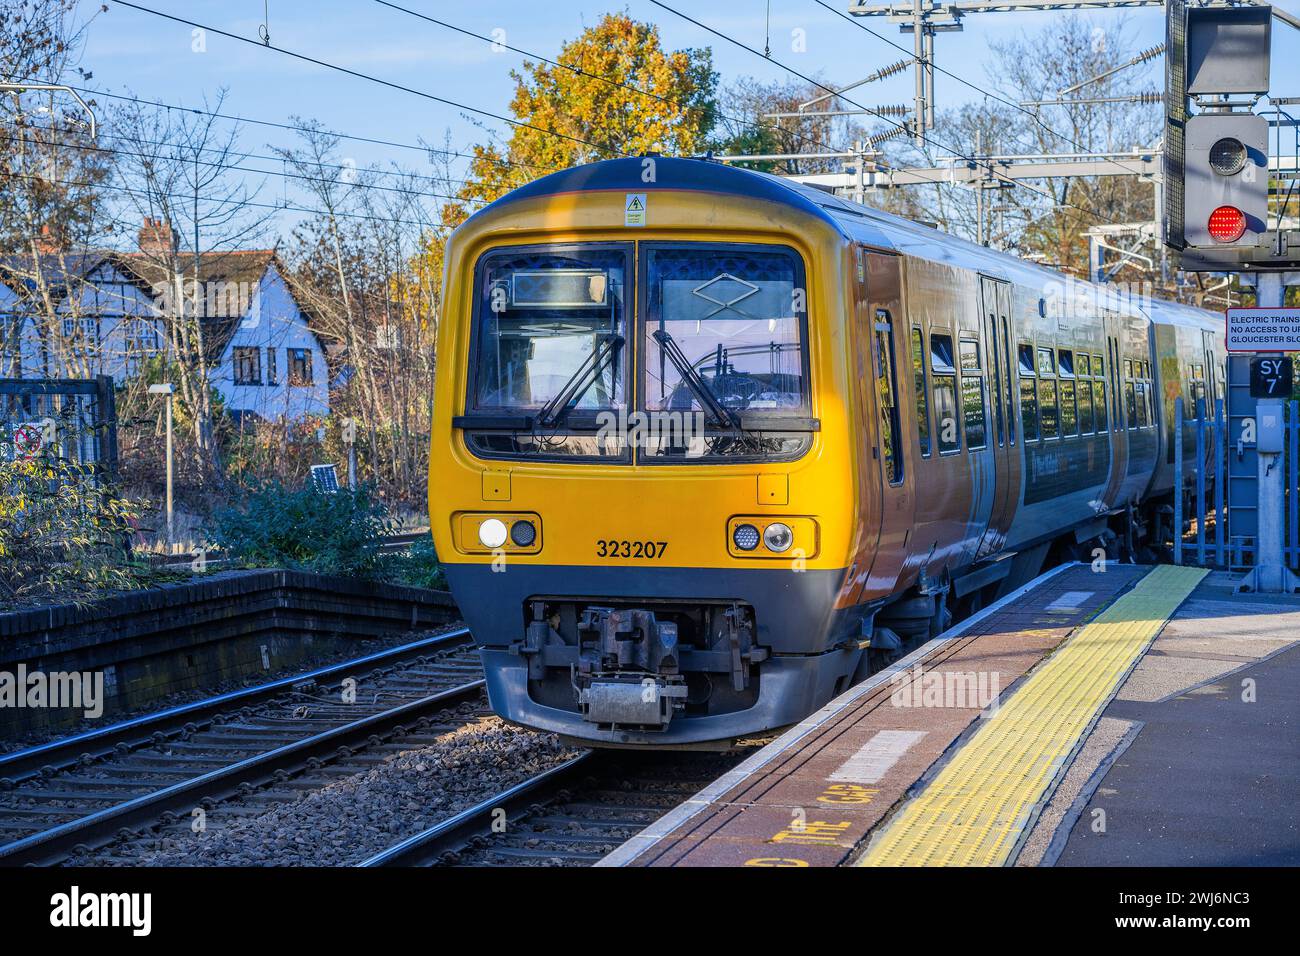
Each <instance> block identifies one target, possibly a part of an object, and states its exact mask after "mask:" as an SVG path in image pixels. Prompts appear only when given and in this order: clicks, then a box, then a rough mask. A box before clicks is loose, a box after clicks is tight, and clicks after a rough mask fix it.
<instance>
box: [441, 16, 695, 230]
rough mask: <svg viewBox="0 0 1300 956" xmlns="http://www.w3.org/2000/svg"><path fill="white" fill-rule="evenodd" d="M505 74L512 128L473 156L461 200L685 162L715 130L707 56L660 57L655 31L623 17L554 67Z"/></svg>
mask: <svg viewBox="0 0 1300 956" xmlns="http://www.w3.org/2000/svg"><path fill="white" fill-rule="evenodd" d="M510 75H511V77H512V78H513V79H514V81H515V94H514V98H513V99H512V100H511V101H510V112H511V115H512V116H513V117H514V118H515V120H516V125H514V126H513V127H512V129H511V132H510V136H509V139H508V140H506V141H505V143H503V144H497V143H493V144H490V145H487V146H479V147H476V148H475V150H474V158H473V160H472V161H471V163H470V170H469V177H468V178H469V182H467V183H466V185H465V186H464V187H463V188H462V189H461V197H462V198H463V199H465V200H474V199H478V200H487V201H491V200H493V199H496V198H497V197H499V196H501V195H503V194H505V193H507V192H509V191H510V190H511V189H514V188H515V187H517V186H521V185H523V184H524V183H526V182H529V181H530V180H533V179H536V178H538V177H539V176H542V175H544V174H546V173H548V172H551V171H554V170H556V169H564V168H566V167H569V166H577V165H580V164H582V163H590V162H594V161H596V160H600V159H610V158H612V157H616V156H635V155H639V154H641V153H645V152H661V153H666V154H670V155H691V154H694V153H697V152H700V151H701V150H702V147H703V146H704V143H705V138H706V137H707V136H708V134H709V131H710V130H711V129H712V128H713V125H714V114H715V104H714V100H715V91H716V88H717V74H716V73H715V72H714V70H713V54H712V51H710V50H709V49H707V48H705V49H701V50H695V49H687V50H676V51H671V52H670V51H667V50H665V49H664V48H663V45H662V43H661V42H660V39H659V28H658V27H656V26H654V25H653V24H649V23H642V22H640V21H637V20H633V19H632V18H631V17H630V16H628V15H627V14H626V13H608V14H606V15H605V16H604V17H602V18H601V20H600V22H599V23H597V24H596V25H595V26H594V27H589V28H587V29H586V30H584V31H583V32H582V34H581V35H580V36H579V37H578V38H577V39H575V40H571V41H570V42H568V43H566V44H565V45H564V46H563V47H561V49H560V53H559V56H558V57H556V59H555V60H554V61H543V62H536V63H535V62H531V61H525V63H524V65H523V70H522V71H513V70H512V71H511V74H510ZM469 211H470V210H469V209H468V208H467V207H465V206H462V207H460V208H453V209H450V210H449V215H450V216H451V218H452V219H454V218H455V216H456V215H461V216H464V215H466V214H468V212H469Z"/></svg>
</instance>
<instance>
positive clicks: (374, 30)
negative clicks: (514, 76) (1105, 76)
mask: <svg viewBox="0 0 1300 956" xmlns="http://www.w3.org/2000/svg"><path fill="white" fill-rule="evenodd" d="M399 2H401V3H402V5H403V6H408V7H411V8H412V9H415V10H418V11H421V12H425V13H428V14H430V15H432V16H436V17H439V18H440V19H444V20H447V21H449V22H451V23H454V24H456V25H459V26H463V27H464V28H466V29H468V30H472V31H474V32H476V33H480V34H485V35H490V34H492V31H493V30H497V29H501V30H504V31H505V41H506V42H507V43H509V44H511V45H514V46H517V47H520V48H523V49H526V50H530V51H535V52H537V53H539V54H542V55H546V56H554V55H555V53H556V52H557V51H558V49H559V47H560V45H561V43H562V42H564V41H565V40H566V39H569V38H571V37H573V36H575V35H577V34H578V33H579V32H580V31H581V30H582V28H583V27H584V26H586V25H590V24H592V23H594V22H596V21H597V20H598V19H599V17H600V15H601V14H602V13H604V12H606V11H608V10H610V9H619V8H620V7H621V8H623V9H626V10H627V11H628V12H629V13H631V15H633V16H634V17H636V18H638V19H643V20H649V21H652V22H655V23H657V24H659V26H660V28H661V33H662V36H663V40H664V42H665V44H666V45H667V46H669V47H670V48H674V49H677V48H681V47H687V46H706V45H707V46H712V47H713V51H714V58H715V65H716V67H717V69H718V70H719V72H720V73H721V74H722V77H723V79H724V80H727V79H733V78H736V77H738V76H742V75H751V76H757V77H759V78H760V79H764V80H774V79H784V78H788V76H789V75H788V74H787V73H785V72H784V71H783V70H782V69H781V67H779V66H777V65H776V64H774V63H767V62H765V61H764V60H762V59H761V58H760V57H756V56H753V55H752V54H750V53H748V52H745V51H744V50H741V49H738V48H736V47H734V46H732V45H730V44H727V43H725V42H723V41H721V40H717V39H716V38H714V37H712V36H710V35H708V34H707V33H705V32H704V31H702V30H700V29H699V28H698V27H696V26H694V25H692V24H690V23H688V22H686V21H684V20H682V19H680V18H678V17H676V16H674V15H673V14H671V13H669V12H668V11H665V10H663V9H660V8H659V7H656V6H654V5H653V4H652V3H650V2H648V0H626V2H620V0H606V2H601V3H591V2H586V0H550V2H547V3H542V4H539V5H537V6H535V7H534V6H532V5H530V4H520V3H517V2H503V0H477V2H475V3H445V2H444V3H440V2H433V0H399ZM665 2H667V3H668V4H669V5H670V6H672V7H674V8H676V9H678V10H681V11H683V12H686V13H689V14H690V15H691V16H692V17H694V18H696V19H698V20H700V21H702V22H704V23H707V24H709V25H710V26H712V27H714V28H716V29H718V30H720V31H722V32H724V33H726V34H728V35H730V36H733V37H735V38H737V39H739V40H741V41H743V42H745V43H747V44H749V45H750V46H753V47H757V48H759V49H761V48H762V47H763V45H764V41H765V34H766V30H767V27H766V23H767V14H766V11H767V2H766V0H690V2H687V0H665ZM828 2H830V3H831V5H832V6H834V7H835V8H836V9H846V8H847V0H828ZM139 4H140V5H141V6H145V7H150V8H153V9H155V10H158V11H162V12H165V13H170V14H173V15H175V16H179V17H183V18H185V19H189V20H193V21H197V22H198V23H202V24H207V25H209V26H211V27H215V28H219V29H221V30H225V31H228V32H230V33H234V34H238V35H240V36H244V37H250V38H254V39H256V38H257V37H258V32H259V28H260V27H261V25H262V23H263V9H264V0H189V2H182V0H139ZM266 4H267V6H269V28H270V35H271V40H272V42H273V43H274V44H275V45H277V46H281V47H285V48H287V49H290V50H295V51H300V52H303V53H306V54H309V55H311V56H313V57H316V58H318V59H321V60H326V61H328V62H331V63H335V64H338V65H340V66H344V67H347V68H349V69H352V70H357V71H360V72H364V73H369V74H372V75H375V76H379V77H383V78H384V79H386V80H390V81H392V82H394V83H399V84H403V85H406V86H410V87H414V88H416V89H420V90H425V91H428V92H430V93H433V94H435V95H438V96H442V97H446V98H448V99H452V100H457V101H460V102H463V103H465V104H468V105H471V106H474V107H478V108H481V109H484V110H490V111H492V112H497V113H506V112H508V103H509V100H510V96H511V91H512V83H511V80H510V76H509V71H510V69H511V68H517V67H518V65H519V63H520V62H521V59H522V58H521V57H520V56H518V55H517V54H514V53H512V52H509V51H506V52H500V53H494V52H493V51H492V49H491V48H490V47H489V45H488V44H486V43H483V42H481V41H479V40H475V39H473V38H470V37H466V36H462V35H459V34H456V33H452V32H450V31H448V30H445V29H443V28H441V27H438V26H435V25H433V24H430V23H426V22H423V21H420V20H418V19H415V18H413V17H411V16H409V15H407V14H404V13H400V12H398V11H395V10H391V9H387V8H385V7H383V6H380V5H379V4H377V3H374V2H372V0H294V2H290V0H266ZM98 6H99V0H95V2H93V3H86V4H84V10H85V12H86V13H90V12H92V11H94V10H95V9H97V8H98ZM1279 6H1281V7H1283V8H1285V9H1287V10H1290V11H1292V12H1297V13H1300V0H1287V2H1283V3H1280V4H1279ZM108 8H109V9H108V12H107V13H100V14H98V15H96V17H95V19H94V22H93V23H92V25H91V27H90V29H89V34H88V39H87V43H86V46H85V51H84V56H83V59H82V66H83V68H84V69H87V70H91V71H93V73H94V79H93V80H92V81H91V85H93V86H95V87H97V88H99V89H103V90H108V91H111V92H118V93H122V92H128V91H129V92H131V93H133V94H135V95H137V96H141V97H145V98H149V99H153V100H161V101H165V102H169V103H173V104H180V105H192V106H193V105H201V104H202V102H203V98H204V96H205V95H207V96H209V97H210V96H211V95H212V94H213V93H214V92H215V91H216V90H217V89H218V88H220V87H226V88H227V89H228V93H227V101H226V107H225V109H226V111H227V112H232V113H238V114H240V115H244V116H249V117H254V118H258V119H266V120H274V121H279V122H284V121H287V120H288V119H289V117H290V116H294V115H297V116H302V117H310V118H315V119H318V120H320V121H321V122H322V123H324V124H325V125H327V126H329V127H331V128H333V129H335V130H338V131H340V132H344V133H349V134H354V135H359V136H367V137H373V138H378V139H385V140H392V141H397V142H404V143H416V142H417V141H418V140H419V139H420V138H421V137H423V138H424V139H426V140H429V141H433V142H436V143H439V144H440V143H441V142H442V140H443V137H444V134H445V133H446V131H448V130H450V135H451V141H452V143H453V144H454V147H455V148H464V147H465V146H467V145H468V144H470V143H472V142H475V141H482V140H483V139H484V138H485V136H484V133H483V131H482V130H481V129H478V128H476V127H475V126H474V125H472V124H471V123H470V122H468V121H467V120H466V119H465V118H464V117H463V116H462V115H461V112H460V111H458V110H457V109H455V108H454V107H451V106H445V105H442V104H439V103H434V102H431V101H429V100H426V99H422V98H420V97H417V96H413V95H410V94H407V93H402V92H398V91H395V90H391V89H386V88H384V87H382V86H378V85H376V84H373V83H370V82H367V81H365V80H362V79H358V78H355V77H350V76H345V75H342V74H339V73H335V72H333V71H330V70H327V69H325V68H322V67H318V66H314V65H311V64H308V63H303V62H299V61H295V60H293V59H291V58H289V57H286V56H283V55H282V54H280V53H276V52H274V51H271V50H266V49H263V48H260V47H258V46H254V45H251V44H247V43H241V42H237V41H235V40H231V39H226V38H223V37H220V36H217V35H213V34H208V35H207V37H206V51H205V52H195V51H194V49H193V47H194V46H195V42H194V39H193V37H192V28H191V27H189V26H186V25H183V24H179V23H174V22H170V21H168V20H166V19H164V18H162V17H159V16H155V15H153V14H149V13H144V12H141V11H138V10H134V9H130V8H128V7H125V6H122V5H121V4H118V3H115V2H112V0H109V2H108ZM1062 15H1063V14H1059V13H1032V14H1007V13H993V14H975V15H972V16H969V17H967V19H966V29H965V31H964V32H962V33H950V34H941V35H940V36H939V37H938V48H937V61H938V63H939V64H940V65H941V66H942V67H944V68H945V69H948V70H951V71H952V72H954V73H957V74H959V75H960V76H962V77H964V78H965V79H968V80H970V81H972V82H973V83H975V84H977V85H978V84H980V83H982V82H987V80H988V78H989V75H990V56H989V42H990V40H1007V39H1011V38H1014V37H1015V36H1016V35H1017V34H1020V33H1030V34H1032V33H1034V32H1036V31H1038V30H1039V29H1041V28H1042V27H1043V26H1044V25H1046V24H1048V23H1050V19H1051V18H1053V17H1059V16H1062ZM1081 16H1084V17H1087V18H1089V19H1090V20H1093V21H1095V22H1096V23H1097V24H1098V25H1104V24H1105V23H1107V22H1108V21H1113V20H1114V19H1116V18H1117V17H1121V16H1122V18H1123V19H1124V21H1125V23H1126V24H1127V29H1128V32H1129V34H1130V36H1131V37H1132V41H1133V44H1134V46H1135V47H1136V48H1145V47H1148V46H1152V45H1154V44H1157V43H1160V42H1162V41H1163V39H1164V14H1163V11H1162V10H1161V8H1159V7H1155V8H1151V9H1139V10H1130V11H1126V12H1125V13H1123V14H1116V13H1108V12H1107V13H1100V12H1098V13H1085V14H1081ZM864 22H865V25H866V26H869V27H870V28H871V29H873V30H875V31H876V32H878V33H880V34H882V35H884V36H886V37H889V38H890V39H892V40H894V41H895V42H898V43H901V44H903V45H908V44H909V42H910V37H906V36H903V35H901V34H899V32H898V30H897V27H896V26H894V25H892V24H889V23H887V22H885V21H884V20H883V19H874V18H873V19H871V20H867V21H864ZM770 23H771V26H770V32H771V47H772V52H773V57H774V58H775V59H779V60H781V61H783V62H785V63H787V64H788V65H790V66H792V67H793V68H795V69H797V70H799V71H800V72H803V73H820V75H821V76H823V77H824V78H825V79H826V81H828V82H830V83H832V84H834V83H837V82H839V83H843V82H847V81H849V80H853V79H858V78H860V77H861V76H863V75H865V74H867V73H869V72H870V71H871V70H872V69H875V68H876V67H878V66H882V65H884V64H886V63H889V62H892V61H894V60H896V59H898V58H899V57H900V56H901V55H902V54H900V53H899V52H898V51H897V50H896V49H894V48H892V47H890V46H889V45H888V44H887V43H885V42H884V41H882V40H880V39H877V38H876V37H873V36H871V35H870V34H868V33H866V32H864V31H862V30H859V29H856V28H855V27H854V26H853V25H851V24H849V23H847V22H845V21H844V20H843V19H842V18H840V17H837V16H835V15H834V14H833V13H832V12H830V11H828V10H826V9H823V8H822V7H820V6H818V5H817V4H816V3H815V2H813V0H772V2H771V19H770ZM795 29H800V30H803V31H805V36H806V45H807V49H806V51H805V52H792V51H791V31H792V30H795ZM1297 49H1300V31H1295V30H1292V29H1291V28H1289V27H1286V26H1284V25H1283V24H1281V23H1280V22H1278V21H1276V20H1275V21H1274V51H1275V52H1274V57H1273V90H1274V92H1275V93H1278V94H1282V95H1285V94H1289V95H1300V57H1296V56H1294V55H1291V56H1289V57H1288V56H1287V55H1285V52H1284V51H1296V50H1297ZM911 83H912V79H911V74H910V71H909V72H906V73H904V74H902V75H901V76H898V77H894V78H891V80H889V81H886V82H882V83H878V84H874V85H873V86H872V87H870V88H867V89H868V90H869V92H867V91H866V90H864V91H863V92H862V94H861V99H860V100H859V102H862V103H867V104H874V103H892V102H905V101H908V100H909V98H910V96H911ZM937 84H938V102H939V105H940V107H941V108H943V107H949V106H957V105H959V104H961V103H962V102H965V101H969V100H971V99H973V98H975V97H976V96H977V95H978V94H976V93H975V92H974V91H972V90H971V89H970V88H969V87H966V86H964V85H962V84H960V83H958V82H957V81H955V80H952V79H950V78H948V77H945V76H943V75H940V76H939V77H938V79H937ZM488 122H490V121H488ZM492 125H494V126H496V127H497V128H501V127H502V124H499V123H495V124H492ZM291 139H292V134H291V133H288V132H285V131H275V130H265V129H259V128H256V127H254V128H251V129H249V130H248V131H247V133H246V135H245V138H244V140H243V147H244V148H245V149H247V150H250V151H254V152H262V151H264V150H265V147H266V145H267V144H268V143H269V144H273V145H287V144H289V143H290V142H291ZM345 148H346V155H347V158H349V159H352V160H355V161H356V162H357V163H359V164H361V165H365V164H367V163H371V162H380V163H386V162H388V161H390V160H394V159H396V160H400V161H402V162H404V163H407V164H413V165H415V166H417V167H421V166H423V164H424V163H425V159H424V157H423V156H422V155H421V154H419V153H417V152H407V151H402V150H399V149H394V148H390V147H381V146H369V145H364V144H359V143H348V144H346V145H345ZM277 192H278V190H277Z"/></svg>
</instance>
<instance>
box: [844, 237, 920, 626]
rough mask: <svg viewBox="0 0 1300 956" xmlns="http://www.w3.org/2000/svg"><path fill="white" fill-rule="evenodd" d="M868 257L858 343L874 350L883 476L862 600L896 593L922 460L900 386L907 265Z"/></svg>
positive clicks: (873, 427)
mask: <svg viewBox="0 0 1300 956" xmlns="http://www.w3.org/2000/svg"><path fill="white" fill-rule="evenodd" d="M865 258H866V269H865V275H864V278H865V280H866V289H865V290H864V291H865V293H866V294H865V296H861V297H860V301H865V304H866V308H861V307H860V308H859V311H858V315H857V325H858V343H857V345H858V348H859V349H866V350H868V354H869V355H870V356H871V361H870V364H869V366H868V369H869V373H868V374H869V375H870V377H871V380H870V382H869V383H863V384H864V385H866V386H868V389H869V392H870V400H869V401H868V402H864V403H863V412H864V416H863V422H864V424H866V426H867V428H868V429H869V435H870V438H869V441H868V443H867V444H868V446H870V447H871V448H872V455H873V456H874V458H875V464H876V468H874V469H867V473H868V474H870V475H872V476H873V477H876V476H878V477H877V478H876V481H877V487H878V488H879V494H880V499H879V500H880V509H879V512H878V514H879V521H880V523H879V529H878V531H877V534H876V546H875V549H874V554H873V556H872V558H871V571H870V574H869V575H868V578H867V581H866V582H865V586H864V588H863V590H862V592H860V593H859V599H861V600H867V599H870V598H873V597H879V596H881V595H883V594H891V593H893V591H894V589H895V586H896V584H897V582H898V578H899V575H900V574H901V573H902V571H903V568H904V566H905V565H906V562H907V555H908V551H909V547H908V546H909V544H910V542H911V536H912V524H913V521H914V520H915V499H914V497H913V488H914V471H915V467H916V460H915V459H914V458H909V456H908V454H907V452H908V450H909V449H910V448H911V447H912V443H911V442H910V441H908V440H907V439H906V438H905V437H904V435H905V434H906V435H910V434H911V430H910V429H909V430H908V431H906V432H905V431H904V424H905V423H911V421H912V417H913V404H912V403H911V402H904V401H902V395H903V394H904V393H903V392H901V391H900V389H901V387H902V384H903V383H904V382H905V381H906V379H904V378H903V373H902V369H905V368H906V367H907V365H906V362H907V359H908V356H909V355H910V354H911V351H910V348H911V346H910V331H909V330H910V326H909V325H908V322H907V316H906V315H905V314H904V312H903V303H902V266H901V263H900V261H899V259H898V257H897V256H892V255H886V254H883V253H877V252H866V253H865ZM900 361H901V362H903V363H904V364H902V365H900ZM873 409H874V410H873ZM868 416H870V417H868Z"/></svg>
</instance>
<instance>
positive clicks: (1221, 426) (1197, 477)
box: [1173, 398, 1300, 570]
mask: <svg viewBox="0 0 1300 956" xmlns="http://www.w3.org/2000/svg"><path fill="white" fill-rule="evenodd" d="M1196 412H1197V414H1196V417H1194V418H1187V417H1186V412H1185V408H1184V403H1183V399H1182V398H1178V399H1176V400H1175V401H1174V434H1175V435H1177V436H1178V440H1176V441H1175V442H1174V535H1173V558H1174V563H1175V564H1183V563H1184V561H1188V560H1191V559H1193V558H1194V560H1195V563H1196V564H1199V565H1202V566H1214V567H1222V568H1232V569H1240V568H1248V567H1251V566H1252V565H1253V564H1254V559H1255V551H1256V543H1255V534H1254V530H1253V526H1254V522H1253V521H1251V522H1247V523H1244V526H1245V527H1248V528H1250V533H1240V534H1238V533H1233V527H1232V504H1231V503H1230V502H1229V501H1228V499H1227V495H1226V488H1227V472H1228V467H1227V465H1228V456H1229V455H1231V454H1232V453H1233V448H1232V447H1231V446H1230V445H1229V443H1228V423H1227V420H1226V419H1225V415H1224V406H1223V402H1222V401H1221V400H1220V401H1216V402H1215V406H1214V417H1213V418H1207V417H1205V415H1204V414H1203V412H1204V409H1203V408H1202V407H1201V406H1200V405H1199V404H1198V406H1197V409H1196ZM1189 432H1190V433H1191V434H1190V437H1191V438H1193V439H1194V441H1195V448H1196V458H1195V468H1194V474H1193V477H1192V482H1194V484H1192V486H1191V487H1189V481H1188V475H1187V474H1186V458H1185V447H1184V446H1185V444H1186V443H1187V439H1188V437H1189ZM1285 432H1286V448H1285V451H1284V453H1283V454H1282V455H1281V456H1280V457H1281V462H1280V464H1281V467H1282V468H1283V469H1284V473H1283V479H1284V482H1285V488H1286V500H1285V508H1286V514H1285V515H1284V520H1285V525H1284V527H1285V538H1284V547H1283V555H1284V560H1285V561H1286V563H1287V564H1288V565H1289V566H1290V567H1291V568H1292V569H1296V570H1300V402H1296V401H1291V402H1287V403H1286V422H1285ZM1242 447H1243V449H1245V448H1252V447H1253V446H1252V445H1248V444H1245V443H1244V440H1243V444H1242ZM1211 474H1212V475H1213V488H1212V491H1213V499H1214V500H1213V507H1212V508H1211V507H1210V506H1209V505H1210V502H1209V501H1208V500H1207V499H1208V497H1209V495H1210V488H1209V487H1208V486H1207V481H1208V480H1209V478H1210V475H1211ZM1189 507H1190V514H1189V513H1188V510H1189ZM1242 507H1247V506H1245V505H1242ZM1251 510H1253V508H1251ZM1211 515H1213V519H1214V540H1213V542H1211V541H1210V540H1208V536H1207V534H1206V525H1207V524H1208V523H1209V521H1210V518H1211ZM1189 519H1190V520H1191V521H1193V522H1195V526H1196V543H1195V545H1194V546H1189V545H1188V544H1187V543H1186V542H1185V541H1184V539H1183V526H1184V524H1185V523H1186V522H1187V521H1188V520H1189Z"/></svg>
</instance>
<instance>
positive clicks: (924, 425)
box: [912, 327, 930, 458]
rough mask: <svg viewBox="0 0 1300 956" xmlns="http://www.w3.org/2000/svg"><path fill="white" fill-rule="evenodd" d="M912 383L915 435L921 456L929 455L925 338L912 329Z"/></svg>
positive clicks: (928, 397) (918, 330)
mask: <svg viewBox="0 0 1300 956" xmlns="http://www.w3.org/2000/svg"><path fill="white" fill-rule="evenodd" d="M912 384H913V387H914V388H915V390H916V437H917V440H918V442H919V443H920V446H921V457H922V458H929V457H930V396H929V394H928V393H927V392H926V390H925V339H924V337H923V336H922V335H921V330H920V329H919V328H915V327H914V328H913V329H912Z"/></svg>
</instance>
